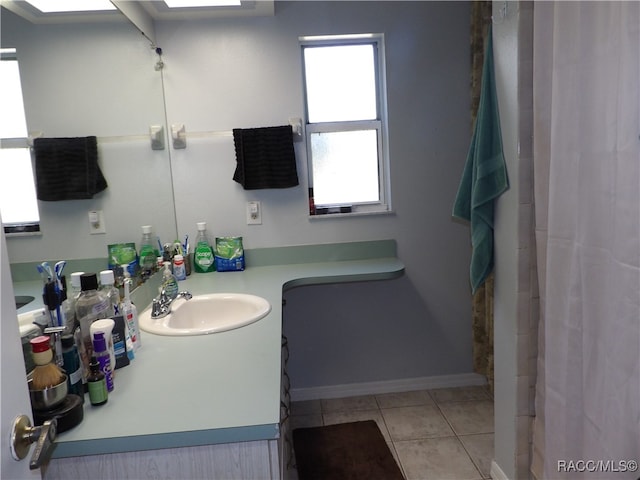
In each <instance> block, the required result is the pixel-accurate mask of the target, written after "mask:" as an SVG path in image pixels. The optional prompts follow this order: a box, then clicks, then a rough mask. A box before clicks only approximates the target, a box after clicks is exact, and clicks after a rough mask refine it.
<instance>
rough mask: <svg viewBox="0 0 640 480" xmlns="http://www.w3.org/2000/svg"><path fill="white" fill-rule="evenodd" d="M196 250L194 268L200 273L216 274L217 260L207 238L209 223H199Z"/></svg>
mask: <svg viewBox="0 0 640 480" xmlns="http://www.w3.org/2000/svg"><path fill="white" fill-rule="evenodd" d="M197 226H198V236H197V237H196V249H195V250H194V252H193V268H194V270H195V271H196V272H198V273H207V272H215V270H216V258H215V255H214V253H213V249H212V248H211V242H210V241H209V237H208V236H207V223H206V222H198V223H197Z"/></svg>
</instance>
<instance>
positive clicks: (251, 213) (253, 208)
mask: <svg viewBox="0 0 640 480" xmlns="http://www.w3.org/2000/svg"><path fill="white" fill-rule="evenodd" d="M247 225H262V205H260V202H257V201H252V202H247Z"/></svg>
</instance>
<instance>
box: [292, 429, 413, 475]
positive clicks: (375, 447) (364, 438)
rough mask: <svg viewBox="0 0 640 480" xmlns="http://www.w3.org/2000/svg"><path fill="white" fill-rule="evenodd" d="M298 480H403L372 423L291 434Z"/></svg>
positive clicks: (306, 430) (380, 434)
mask: <svg viewBox="0 0 640 480" xmlns="http://www.w3.org/2000/svg"><path fill="white" fill-rule="evenodd" d="M293 450H294V452H295V457H296V464H297V468H298V478H299V480H403V479H404V477H403V476H402V472H401V471H400V467H398V464H397V463H396V461H395V460H394V458H393V455H392V454H391V451H390V450H389V447H388V446H387V443H386V442H385V440H384V437H383V436H382V433H381V432H380V429H379V428H378V425H376V422H374V421H373V420H367V421H364V422H352V423H340V424H337V425H327V426H324V427H311V428H297V429H295V430H294V431H293Z"/></svg>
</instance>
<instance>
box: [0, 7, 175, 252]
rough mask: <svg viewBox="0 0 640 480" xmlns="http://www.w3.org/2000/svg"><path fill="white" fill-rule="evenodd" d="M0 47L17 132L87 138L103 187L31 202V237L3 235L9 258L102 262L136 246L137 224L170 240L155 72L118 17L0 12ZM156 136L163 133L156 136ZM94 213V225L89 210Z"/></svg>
mask: <svg viewBox="0 0 640 480" xmlns="http://www.w3.org/2000/svg"><path fill="white" fill-rule="evenodd" d="M1 22H2V25H1V27H2V28H1V32H2V33H1V38H0V45H1V46H2V47H3V48H7V47H11V48H15V49H16V56H17V59H18V63H19V68H20V74H21V77H22V90H23V96H24V105H25V115H26V121H27V129H28V132H29V134H30V135H34V134H35V136H38V135H41V136H42V137H45V138H64V137H89V136H95V137H97V144H98V164H99V166H100V169H101V171H102V173H103V175H104V177H105V180H106V182H107V185H108V186H107V188H106V189H105V190H104V191H102V192H100V193H97V194H95V195H94V196H93V198H91V199H87V200H64V201H40V202H38V207H39V210H40V219H41V220H40V225H41V232H42V234H41V235H35V236H28V237H14V238H10V237H9V238H7V248H8V252H9V257H10V261H11V262H12V263H22V262H34V261H41V260H43V259H45V258H46V259H65V260H68V259H86V258H106V257H107V245H109V244H115V243H123V242H136V243H137V242H138V241H139V240H140V237H141V234H142V232H141V226H142V225H153V229H154V232H155V233H156V234H157V235H158V236H160V237H161V238H166V239H167V240H170V241H173V240H174V239H175V238H176V236H177V233H176V232H177V229H176V220H175V209H174V203H173V188H172V183H171V168H170V162H169V153H168V149H167V147H166V140H165V145H164V149H162V150H153V149H152V147H151V139H150V135H149V131H150V128H152V127H154V126H163V125H164V124H165V115H164V102H163V95H162V78H161V71H159V70H158V69H157V67H156V63H157V61H158V56H157V54H156V52H155V50H154V49H152V48H151V47H150V44H149V41H148V40H147V39H146V38H144V37H143V36H142V35H140V33H139V31H138V30H137V29H136V28H134V27H133V26H132V25H131V24H130V23H129V22H128V21H127V20H126V19H125V18H124V16H122V18H121V19H120V20H117V21H107V22H102V23H97V22H94V23H87V24H85V23H66V24H33V23H30V22H28V21H27V20H25V19H23V18H21V17H19V16H17V15H16V14H14V13H12V12H10V11H8V10H6V9H4V8H3V9H2V15H1ZM165 138H166V136H165ZM96 211H97V212H100V214H101V221H102V228H100V229H98V230H99V231H95V230H96V229H95V228H93V227H92V222H91V220H90V216H89V212H96Z"/></svg>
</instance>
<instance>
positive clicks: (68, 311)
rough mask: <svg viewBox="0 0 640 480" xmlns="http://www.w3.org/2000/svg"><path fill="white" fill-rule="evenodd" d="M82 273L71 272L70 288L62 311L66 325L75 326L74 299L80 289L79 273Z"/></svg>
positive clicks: (80, 273) (76, 297)
mask: <svg viewBox="0 0 640 480" xmlns="http://www.w3.org/2000/svg"><path fill="white" fill-rule="evenodd" d="M83 273H84V272H73V273H72V274H71V288H70V289H69V290H68V291H67V303H66V308H65V312H64V313H65V317H66V320H67V325H74V327H73V328H75V325H76V323H77V319H76V300H77V299H78V296H79V295H80V292H81V291H82V290H81V288H80V275H82V274H83ZM72 330H73V329H72ZM72 330H70V331H72Z"/></svg>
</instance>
